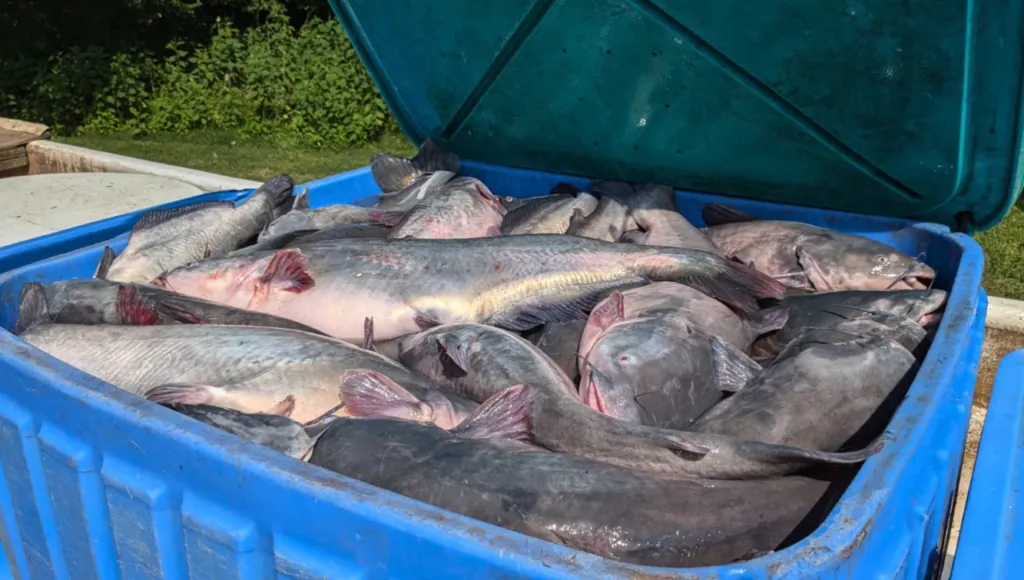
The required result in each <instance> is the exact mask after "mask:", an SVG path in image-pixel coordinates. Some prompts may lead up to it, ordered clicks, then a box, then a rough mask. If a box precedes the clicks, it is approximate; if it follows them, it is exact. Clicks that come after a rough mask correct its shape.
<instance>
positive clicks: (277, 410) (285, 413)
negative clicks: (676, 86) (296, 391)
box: [263, 395, 295, 417]
mask: <svg viewBox="0 0 1024 580" xmlns="http://www.w3.org/2000/svg"><path fill="white" fill-rule="evenodd" d="M294 410H295V396H294V395H288V396H287V397H285V398H283V399H281V400H280V401H279V402H278V403H277V404H276V405H274V406H273V407H271V408H269V409H267V410H266V411H263V413H265V414H267V415H281V416H282V417H290V416H291V414H292V411H294Z"/></svg>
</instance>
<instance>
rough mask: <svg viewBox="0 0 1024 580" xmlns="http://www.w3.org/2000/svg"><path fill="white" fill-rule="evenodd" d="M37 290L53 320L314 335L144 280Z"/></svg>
mask: <svg viewBox="0 0 1024 580" xmlns="http://www.w3.org/2000/svg"><path fill="white" fill-rule="evenodd" d="M38 291H39V292H42V293H43V295H44V296H45V301H46V307H47V308H46V309H47V312H46V315H47V316H46V321H47V322H53V323H57V324H130V325H152V324H223V325H236V326H267V327H272V328H287V329H292V330H301V331H304V332H313V333H317V334H320V332H319V331H317V330H314V329H313V328H310V327H308V326H306V325H304V324H300V323H298V322H295V321H293V320H288V319H286V318H280V317H277V316H271V315H269V314H263V313H261V312H252V311H250V310H243V309H241V308H232V307H230V306H224V305H223V304H217V303H216V302H210V301H207V300H202V299H199V298H193V297H191V296H184V295H182V294H177V293H174V292H171V291H169V290H164V289H163V288H157V287H155V286H151V285H148V284H122V283H118V282H109V281H107V280H67V281H61V282H54V283H53V284H47V285H45V286H43V285H38ZM24 326H27V325H24Z"/></svg>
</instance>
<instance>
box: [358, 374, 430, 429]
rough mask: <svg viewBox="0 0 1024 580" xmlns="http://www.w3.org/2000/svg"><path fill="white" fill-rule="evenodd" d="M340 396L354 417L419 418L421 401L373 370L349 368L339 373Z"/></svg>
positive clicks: (417, 419)
mask: <svg viewBox="0 0 1024 580" xmlns="http://www.w3.org/2000/svg"><path fill="white" fill-rule="evenodd" d="M340 392H341V400H342V401H343V402H344V403H345V408H346V409H348V411H349V412H350V413H351V414H352V415H354V416H356V417H393V418H396V419H406V420H409V421H421V420H422V418H423V403H422V402H420V400H419V399H417V398H416V397H415V396H413V395H412V393H410V392H409V391H407V390H406V389H405V388H404V387H402V386H401V385H399V384H398V383H396V382H395V381H393V380H391V379H390V378H388V377H386V376H384V375H382V374H381V373H378V372H376V371H371V370H366V369H349V370H347V371H345V372H344V374H342V375H341V389H340Z"/></svg>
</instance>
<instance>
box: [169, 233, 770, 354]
mask: <svg viewBox="0 0 1024 580" xmlns="http://www.w3.org/2000/svg"><path fill="white" fill-rule="evenodd" d="M647 280H674V281H680V282H686V283H688V284H692V285H696V286H698V287H700V288H702V289H705V290H707V291H708V292H709V293H711V294H712V295H714V296H716V297H719V298H720V299H721V300H723V301H727V302H730V303H732V304H735V305H736V307H737V308H741V309H747V310H753V309H756V301H755V300H754V297H755V296H756V297H770V296H778V295H779V293H780V292H781V291H782V290H783V289H784V288H783V286H782V285H781V284H779V283H777V282H775V281H774V280H771V279H770V278H767V277H765V276H762V275H761V274H759V273H758V272H756V271H755V270H752V269H750V268H748V267H746V266H744V265H742V264H738V263H736V262H733V261H730V260H725V259H724V258H721V257H719V256H715V255H712V254H707V253H704V252H697V251H693V250H680V249H676V248H656V247H645V246H634V245H627V244H613V243H608V242H601V241H598V240H590V239H586V238H578V237H575V236H558V235H537V236H506V237H497V238H479V239H473V240H418V239H408V238H406V239H398V240H374V239H359V240H337V241H332V242H321V243H316V244H310V245H303V246H301V247H299V248H297V249H294V250H280V251H277V252H272V253H257V254H252V255H249V256H238V257H228V258H222V259H213V260H204V261H202V262H196V263H194V264H190V265H189V266H186V267H183V268H179V269H177V270H175V271H174V272H169V273H168V274H167V275H166V276H164V277H162V278H161V279H159V280H157V281H155V282H154V283H155V284H157V285H160V286H163V287H165V288H167V289H169V290H173V291H175V292H180V293H182V294H187V295H189V296H195V297H198V298H205V299H207V300H212V301H214V302H219V303H221V304H227V305H229V306H236V307H239V308H245V309H248V310H256V311H259V312H266V313H268V314H274V315H276V316H282V317H284V318H289V319H291V320H295V321H298V322H301V323H303V324H307V325H309V326H312V327H313V328H317V329H319V330H321V331H323V332H325V333H327V334H329V335H331V336H334V337H337V338H340V339H342V340H347V341H352V342H357V341H359V340H361V339H362V336H363V321H364V319H365V318H367V317H369V318H373V319H374V332H375V333H376V337H377V338H378V339H380V340H387V339H390V338H395V337H397V336H401V335H403V334H409V333H413V332H417V331H419V330H421V329H423V328H426V327H430V326H435V325H438V324H445V323H453V322H484V323H487V324H493V325H496V326H501V327H503V328H509V329H513V330H528V329H530V328H533V327H535V326H538V325H540V324H543V323H545V322H557V321H565V320H573V319H577V318H584V317H585V316H586V315H585V311H586V310H587V309H589V308H590V307H592V306H593V305H594V304H595V303H596V302H597V300H599V299H600V298H602V297H604V295H605V294H606V293H607V292H609V291H611V290H613V289H615V288H618V287H622V286H625V285H636V284H640V283H643V282H645V281H647Z"/></svg>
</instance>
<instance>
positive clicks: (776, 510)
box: [310, 389, 828, 566]
mask: <svg viewBox="0 0 1024 580" xmlns="http://www.w3.org/2000/svg"><path fill="white" fill-rule="evenodd" d="M509 390H511V391H517V390H519V389H509ZM519 391H520V393H528V392H529V391H526V390H525V389H524V390H519ZM519 396H520V395H519V394H517V395H516V396H514V397H507V396H505V392H501V393H499V394H498V395H496V397H504V398H506V399H515V398H518V397H519ZM508 406H509V405H508V404H484V405H482V406H481V407H480V410H478V411H477V412H475V413H474V414H473V420H475V424H474V425H472V426H469V427H466V428H463V426H462V425H460V426H459V428H457V429H456V430H454V431H451V432H450V431H444V430H442V429H438V428H437V427H434V426H432V425H423V424H417V423H410V422H406V421H398V420H394V419H369V418H357V419H352V418H345V419H338V420H336V421H334V422H333V423H332V424H331V425H330V426H328V428H327V430H326V432H325V433H324V434H323V436H321V438H320V440H319V441H318V442H317V444H316V447H315V448H314V450H313V454H312V457H311V458H310V463H312V464H314V465H319V466H321V467H324V468H327V469H330V470H332V471H335V472H337V473H340V474H342V475H345V476H348V477H353V478H355V479H358V480H361V481H364V482H366V483H369V484H371V485H375V486H377V487H381V488H384V489H387V490H389V491H392V492H395V493H399V494H402V495H405V496H407V497H410V498H413V499H417V500H420V501H424V502H426V503H429V504H432V505H434V506H437V507H440V508H442V509H447V510H450V511H453V512H456V513H459V514H462V515H464V516H467V517H471V518H475V519H477V520H480V521H483V522H487V523H490V524H494V525H497V526H501V527H504V528H506V529H509V530H513V531H516V532H520V533H523V534H526V535H529V536H532V537H535V538H539V539H542V540H546V541H548V542H552V543H555V544H559V545H564V546H568V547H570V548H574V549H577V550H584V551H587V552H590V553H593V554H597V555H599V556H603V557H607V558H615V559H618V560H622V561H625V562H631V563H635V564H643V565H651V566H705V565H714V564H726V563H729V562H733V561H735V560H738V559H743V558H746V557H749V556H750V554H752V553H763V552H767V551H771V550H774V549H775V548H777V547H778V546H779V544H780V543H781V542H783V541H784V540H785V539H786V537H787V536H789V534H790V533H792V532H793V531H794V529H795V528H796V527H797V525H798V524H799V523H800V522H801V520H803V519H804V518H805V517H806V516H807V515H808V513H809V512H810V511H811V510H812V507H813V506H814V505H815V503H816V502H817V501H818V500H819V499H820V498H821V497H822V496H823V495H824V494H825V492H826V490H827V488H828V483H827V482H824V481H817V480H814V479H808V478H804V477H796V476H792V477H785V478H779V479H762V480H756V481H707V480H689V479H674V478H666V477H662V476H658V475H653V474H645V473H637V472H635V471H633V470H630V469H623V468H620V467H615V466H612V465H608V464H606V463H602V462H599V461H591V460H588V459H583V458H579V457H572V456H569V455H563V454H560V453H547V452H538V451H536V450H535V448H533V447H531V446H528V445H525V444H522V443H516V442H514V441H505V442H502V441H497V442H496V441H493V433H495V432H498V433H507V432H511V433H519V432H520V430H518V429H515V428H514V427H510V426H509V423H514V422H515V421H517V420H518V419H519V413H518V412H517V411H516V410H515V409H513V410H508V409H507V407H508ZM525 406H527V407H529V406H530V404H529V402H527V403H526V405H525ZM493 415H498V419H494V418H492V416H493ZM469 422H470V421H469V420H467V423H469Z"/></svg>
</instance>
